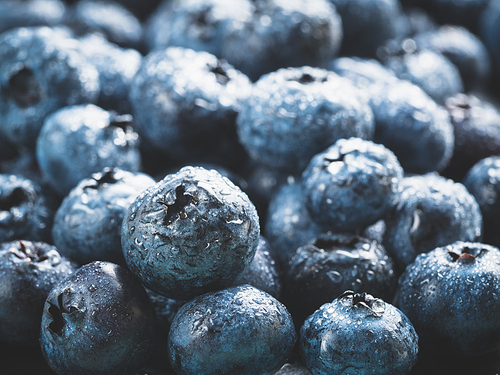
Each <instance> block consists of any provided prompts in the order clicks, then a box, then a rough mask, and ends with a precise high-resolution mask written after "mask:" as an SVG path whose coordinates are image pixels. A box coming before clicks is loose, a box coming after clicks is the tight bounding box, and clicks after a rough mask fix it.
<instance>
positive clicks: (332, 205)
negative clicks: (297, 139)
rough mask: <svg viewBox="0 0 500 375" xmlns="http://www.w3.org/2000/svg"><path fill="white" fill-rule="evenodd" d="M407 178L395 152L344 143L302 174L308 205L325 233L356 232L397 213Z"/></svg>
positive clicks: (351, 141)
mask: <svg viewBox="0 0 500 375" xmlns="http://www.w3.org/2000/svg"><path fill="white" fill-rule="evenodd" d="M402 178H403V169H402V168H401V166H400V164H399V162H398V160H397V158H396V157H395V156H394V154H393V153H392V152H391V151H390V150H389V149H387V148H385V147H384V146H382V145H379V144H376V143H373V142H371V141H365V140H362V139H360V138H350V139H340V140H338V141H337V142H336V143H335V144H334V145H333V146H331V147H329V148H328V149H327V150H325V151H323V152H321V153H319V154H317V155H316V156H314V157H313V158H312V159H311V161H310V163H309V165H308V167H307V169H306V170H305V171H304V173H303V174H302V186H303V194H304V199H305V204H306V207H307V209H308V210H309V213H310V215H311V218H312V219H313V221H315V222H316V223H318V224H319V225H321V226H322V227H323V228H324V229H326V230H332V231H340V232H343V231H356V230H358V229H363V228H364V227H366V226H368V225H371V224H374V223H375V222H376V221H378V220H379V219H381V218H382V217H383V216H384V215H386V214H387V213H388V212H389V211H390V210H392V209H393V207H394V206H395V205H396V204H397V203H398V201H399V195H400V190H401V188H400V182H401V180H402Z"/></svg>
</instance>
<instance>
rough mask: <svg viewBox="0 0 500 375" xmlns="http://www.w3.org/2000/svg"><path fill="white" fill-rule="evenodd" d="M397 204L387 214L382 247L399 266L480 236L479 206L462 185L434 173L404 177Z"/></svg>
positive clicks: (402, 267)
mask: <svg viewBox="0 0 500 375" xmlns="http://www.w3.org/2000/svg"><path fill="white" fill-rule="evenodd" d="M402 185H403V187H404V188H403V192H402V193H401V200H400V203H399V204H398V205H397V207H396V208H395V210H394V211H393V212H391V213H390V214H389V215H388V216H387V217H386V220H385V222H386V230H385V234H384V240H383V243H384V246H385V248H386V250H387V252H388V253H389V255H390V256H391V257H392V258H393V259H394V261H395V263H396V264H397V266H398V268H399V269H401V270H404V268H405V267H406V266H407V265H408V264H410V263H412V262H413V261H414V260H415V258H416V257H417V255H418V254H420V253H424V252H428V251H431V250H433V249H434V248H436V247H438V246H445V245H448V244H450V243H452V242H455V241H478V240H480V239H481V235H482V215H481V210H480V208H479V205H478V204H477V202H476V200H475V199H474V197H473V196H472V195H471V194H470V193H469V192H468V191H467V189H466V188H465V186H463V185H462V184H461V183H457V182H454V181H453V180H449V179H446V178H444V177H441V176H439V175H437V174H427V175H423V176H413V177H406V178H405V179H403V183H402Z"/></svg>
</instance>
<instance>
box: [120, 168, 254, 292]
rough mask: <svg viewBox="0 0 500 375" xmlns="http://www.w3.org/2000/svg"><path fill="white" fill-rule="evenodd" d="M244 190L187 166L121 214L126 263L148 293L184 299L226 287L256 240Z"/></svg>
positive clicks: (249, 255) (211, 172)
mask: <svg viewBox="0 0 500 375" xmlns="http://www.w3.org/2000/svg"><path fill="white" fill-rule="evenodd" d="M259 229H260V228H259V219H258V216H257V211H256V209H255V206H254V205H253V204H252V202H251V201H250V200H249V199H248V196H247V195H246V194H245V193H243V192H242V191H241V190H240V189H239V188H238V187H236V186H235V185H234V184H233V183H232V182H231V181H229V180H228V179H226V178H224V177H222V176H221V175H220V174H219V173H218V172H216V171H215V170H206V169H204V168H202V167H185V168H182V169H181V170H180V171H178V172H177V173H174V174H170V175H167V176H166V177H165V178H164V179H163V180H162V181H160V182H158V183H157V184H155V185H153V186H152V187H150V188H148V189H146V190H145V191H144V192H143V193H141V194H140V195H139V196H138V197H137V198H136V200H135V201H134V203H132V205H131V206H130V207H129V209H128V213H127V215H126V216H125V218H124V220H123V227H122V248H123V253H124V256H125V260H126V262H127V265H128V267H129V268H130V269H131V270H132V272H134V273H135V274H136V275H137V276H138V277H139V278H140V279H141V281H142V282H143V283H144V284H145V285H146V286H147V287H148V288H150V289H152V290H153V291H155V292H157V293H160V294H162V295H165V296H167V297H170V298H175V299H189V298H192V297H194V296H196V295H199V294H202V293H205V292H208V291H210V290H213V289H217V288H221V287H224V286H228V285H231V284H232V282H233V281H234V280H235V279H236V277H238V275H239V274H241V273H242V272H243V271H244V270H245V269H246V268H247V267H248V265H249V264H250V262H251V261H252V259H253V257H254V255H255V251H256V249H257V245H258V240H259Z"/></svg>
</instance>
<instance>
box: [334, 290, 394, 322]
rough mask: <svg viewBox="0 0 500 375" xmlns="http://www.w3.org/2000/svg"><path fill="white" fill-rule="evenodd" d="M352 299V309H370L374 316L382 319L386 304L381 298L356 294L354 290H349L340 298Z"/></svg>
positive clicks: (364, 293) (366, 294)
mask: <svg viewBox="0 0 500 375" xmlns="http://www.w3.org/2000/svg"><path fill="white" fill-rule="evenodd" d="M346 297H352V307H353V308H354V307H363V308H365V309H368V310H369V311H370V312H371V313H372V315H373V316H375V317H376V318H380V317H381V316H382V315H383V313H384V310H385V306H384V302H383V301H382V300H381V299H379V298H374V297H373V296H372V295H370V294H368V293H366V292H363V293H354V292H353V291H352V290H347V291H345V292H344V293H342V294H341V295H340V296H339V297H338V298H339V299H342V298H346Z"/></svg>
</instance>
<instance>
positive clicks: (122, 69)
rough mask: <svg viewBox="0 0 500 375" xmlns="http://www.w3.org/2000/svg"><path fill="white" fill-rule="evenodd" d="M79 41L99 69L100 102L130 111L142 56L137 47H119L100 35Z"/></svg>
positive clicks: (112, 108) (122, 111) (105, 107)
mask: <svg viewBox="0 0 500 375" xmlns="http://www.w3.org/2000/svg"><path fill="white" fill-rule="evenodd" d="M80 42H81V46H80V48H81V49H82V51H83V53H84V54H85V56H87V57H88V59H89V60H90V61H91V62H92V63H93V64H94V65H95V67H96V68H97V70H98V71H99V82H100V85H101V88H102V90H101V93H100V95H99V99H98V101H97V104H98V105H99V106H100V107H102V108H104V109H107V110H115V111H117V112H119V113H130V112H131V111H132V105H131V104H130V102H129V98H128V97H129V92H130V86H131V84H132V79H133V78H134V75H135V74H136V73H137V71H138V70H139V67H140V65H141V62H142V55H141V54H140V53H139V52H137V51H136V50H134V49H122V48H119V47H118V46H117V45H116V44H113V43H110V42H108V41H107V40H106V39H105V38H104V37H103V36H101V35H99V34H88V35H86V36H85V37H83V38H81V39H80Z"/></svg>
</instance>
